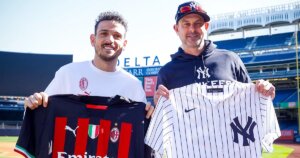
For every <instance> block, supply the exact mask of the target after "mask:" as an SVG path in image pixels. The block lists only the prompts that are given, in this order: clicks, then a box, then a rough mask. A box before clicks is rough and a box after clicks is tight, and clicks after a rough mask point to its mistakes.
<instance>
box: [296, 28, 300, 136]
mask: <svg viewBox="0 0 300 158" xmlns="http://www.w3.org/2000/svg"><path fill="white" fill-rule="evenodd" d="M298 30H299V23H297V24H296V25H295V42H296V43H295V45H296V49H295V53H296V82H297V109H298V135H300V105H299V101H300V98H299V65H298Z"/></svg>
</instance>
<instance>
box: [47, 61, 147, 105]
mask: <svg viewBox="0 0 300 158" xmlns="http://www.w3.org/2000/svg"><path fill="white" fill-rule="evenodd" d="M45 92H46V93H47V94H48V95H55V94H75V95H90V96H103V97H112V96H115V95H121V96H124V97H127V98H129V99H132V100H134V101H139V102H144V103H146V102H147V101H146V94H145V92H144V90H143V87H142V83H141V82H140V81H139V80H138V79H137V78H136V77H134V76H133V75H131V74H130V73H128V72H127V71H125V70H124V69H122V68H120V67H117V70H116V71H115V72H106V71H102V70H100V69H98V68H96V67H95V66H94V65H93V64H92V61H84V62H77V63H70V64H67V65H65V66H63V67H61V68H60V69H59V70H58V71H57V72H56V73H55V77H54V79H53V80H52V81H51V83H50V84H49V85H48V87H47V88H46V90H45Z"/></svg>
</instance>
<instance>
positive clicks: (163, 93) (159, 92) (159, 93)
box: [153, 85, 169, 105]
mask: <svg viewBox="0 0 300 158" xmlns="http://www.w3.org/2000/svg"><path fill="white" fill-rule="evenodd" d="M160 96H163V97H165V98H169V90H168V89H167V88H166V87H165V86H163V85H159V86H158V88H157V90H156V91H155V93H154V96H153V101H154V105H156V104H157V101H158V99H159V98H160Z"/></svg>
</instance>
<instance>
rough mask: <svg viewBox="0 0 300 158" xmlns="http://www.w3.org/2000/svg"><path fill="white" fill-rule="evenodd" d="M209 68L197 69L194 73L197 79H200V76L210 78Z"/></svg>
mask: <svg viewBox="0 0 300 158" xmlns="http://www.w3.org/2000/svg"><path fill="white" fill-rule="evenodd" d="M208 70H209V68H207V67H205V66H204V68H203V69H202V68H201V67H199V68H198V69H197V70H196V71H197V73H198V76H197V78H198V79H201V75H202V78H210V74H209V73H208Z"/></svg>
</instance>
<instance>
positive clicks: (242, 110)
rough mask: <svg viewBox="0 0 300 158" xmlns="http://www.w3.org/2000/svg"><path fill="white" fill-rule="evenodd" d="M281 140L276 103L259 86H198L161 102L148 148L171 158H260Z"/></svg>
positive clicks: (172, 92)
mask: <svg viewBox="0 0 300 158" xmlns="http://www.w3.org/2000/svg"><path fill="white" fill-rule="evenodd" d="M279 136H280V129H279V126H278V122H277V118H276V115H275V111H274V107H273V104H272V100H271V98H270V97H265V96H262V95H261V94H259V93H258V92H256V90H255V85H254V84H252V83H238V82H234V83H230V84H227V85H221V86H207V85H200V84H197V83H195V84H191V85H187V86H184V87H180V88H176V89H172V90H170V97H169V99H166V98H164V97H161V98H160V99H159V102H158V104H157V106H156V109H155V112H154V114H153V117H152V120H151V123H150V125H149V128H148V131H147V134H146V137H145V143H146V144H148V145H149V146H150V147H152V148H153V149H154V150H155V151H156V152H157V153H159V154H160V155H166V156H165V157H171V158H233V157H244V158H255V157H257V158H258V157H259V158H260V157H261V154H262V147H263V148H265V149H266V150H267V151H270V150H272V149H273V148H272V143H273V141H274V140H275V139H276V138H278V137H279Z"/></svg>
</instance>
